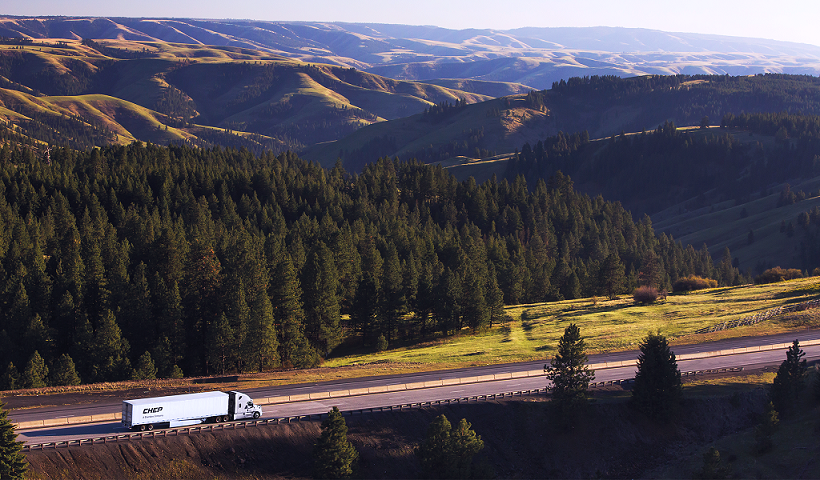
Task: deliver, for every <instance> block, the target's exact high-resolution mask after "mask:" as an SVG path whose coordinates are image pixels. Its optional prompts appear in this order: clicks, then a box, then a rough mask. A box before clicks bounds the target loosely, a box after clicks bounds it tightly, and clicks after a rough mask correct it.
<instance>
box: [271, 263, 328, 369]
mask: <svg viewBox="0 0 820 480" xmlns="http://www.w3.org/2000/svg"><path fill="white" fill-rule="evenodd" d="M274 278H276V279H277V281H276V282H275V283H274V286H273V290H272V293H271V304H272V305H273V316H274V318H275V320H276V323H277V324H279V325H281V327H280V334H281V341H280V342H279V353H280V358H281V360H282V364H283V365H291V366H293V367H296V368H311V367H315V366H316V365H318V364H319V354H318V353H316V350H315V349H314V348H313V347H312V346H311V345H310V343H308V341H307V338H306V337H305V333H304V323H303V322H304V311H303V310H302V302H301V291H302V290H301V288H300V286H299V279H298V278H297V276H296V270H295V269H294V268H293V262H292V261H291V260H290V256H289V255H285V258H284V259H282V261H280V262H279V264H278V265H277V266H276V270H275V275H274Z"/></svg>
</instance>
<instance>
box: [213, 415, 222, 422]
mask: <svg viewBox="0 0 820 480" xmlns="http://www.w3.org/2000/svg"><path fill="white" fill-rule="evenodd" d="M214 421H215V422H216V423H219V422H221V421H222V417H220V416H218V415H217V417H216V418H215V419H214Z"/></svg>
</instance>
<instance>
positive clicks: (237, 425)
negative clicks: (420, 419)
mask: <svg viewBox="0 0 820 480" xmlns="http://www.w3.org/2000/svg"><path fill="white" fill-rule="evenodd" d="M740 371H743V367H734V368H715V369H709V370H694V371H689V372H681V376H693V375H704V374H712V373H728V372H740ZM634 381H635V378H622V379H615V380H607V381H602V382H593V383H590V384H589V386H590V388H599V387H603V386H607V385H620V384H625V383H633V382H634ZM547 391H548V389H547V388H536V389H531V390H517V391H513V392H503V393H491V394H487V395H473V396H469V397H458V398H452V399H446V400H433V401H430V402H414V403H402V404H399V405H388V406H383V407H371V408H361V409H356V410H345V411H343V412H341V413H342V415H343V416H353V415H356V414H358V415H364V414H365V413H374V412H385V411H396V410H398V411H402V410H405V409H407V410H410V409H413V408H423V407H433V406H440V405H450V404H453V403H459V404H460V403H462V402H464V403H469V402H471V401H472V402H480V401H488V400H497V399H499V398H509V397H517V396H518V397H520V396H525V395H539V394H543V393H547ZM327 415H328V414H327V413H319V414H312V415H297V416H293V417H280V418H270V419H265V420H246V421H239V422H228V423H216V424H208V425H194V426H190V427H177V428H168V429H164V430H152V431H150V432H135V433H126V434H122V435H109V436H104V437H93V438H83V439H79V440H65V441H62V442H48V443H34V444H28V445H23V451H24V452H31V451H33V450H45V449H58V448H68V447H85V446H90V445H100V444H106V443H119V442H123V441H128V442H130V441H134V440H142V439H144V438H164V437H178V436H181V435H194V434H200V433H206V432H216V431H222V430H238V429H243V428H248V427H250V428H254V427H260V426H267V425H280V424H282V423H294V422H305V421H313V420H321V419H323V418H327Z"/></svg>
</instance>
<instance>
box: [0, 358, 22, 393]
mask: <svg viewBox="0 0 820 480" xmlns="http://www.w3.org/2000/svg"><path fill="white" fill-rule="evenodd" d="M17 388H20V374H19V373H17V367H15V366H14V363H13V362H9V364H8V366H7V367H6V370H5V371H4V372H3V376H2V377H0V390H16V389H17Z"/></svg>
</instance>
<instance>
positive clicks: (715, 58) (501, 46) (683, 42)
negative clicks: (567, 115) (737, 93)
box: [0, 17, 820, 96]
mask: <svg viewBox="0 0 820 480" xmlns="http://www.w3.org/2000/svg"><path fill="white" fill-rule="evenodd" d="M0 36H6V37H20V36H23V37H28V38H34V39H40V38H49V37H52V38H68V39H75V40H79V39H81V38H93V39H124V40H127V41H143V42H171V43H177V44H188V45H220V46H225V47H231V48H244V49H252V50H259V51H263V52H267V53H270V54H276V55H282V56H286V57H289V58H292V59H295V60H300V61H303V62H309V63H325V64H332V65H338V66H342V67H353V68H356V69H357V70H363V71H367V72H370V73H373V74H377V75H382V76H386V77H391V78H396V79H403V80H416V81H427V80H430V79H442V78H447V79H471V80H479V81H489V82H504V83H510V84H523V85H528V86H532V87H534V88H536V89H544V88H549V86H550V85H551V84H552V82H554V81H559V80H560V79H562V78H563V79H566V78H569V77H572V76H584V75H589V76H591V75H621V76H633V75H647V74H662V75H670V74H677V73H685V74H718V75H724V74H729V75H749V74H756V73H760V72H782V73H793V74H810V75H817V74H818V72H820V48H818V47H816V46H813V45H807V44H799V43H791V42H779V41H774V40H766V39H760V38H740V37H727V36H720V35H701V34H693V33H684V32H676V33H669V32H662V31H658V30H648V29H637V28H611V27H588V28H520V29H515V30H493V29H465V30H450V29H445V28H439V27H432V26H410V25H386V24H362V23H358V24H357V23H328V22H270V21H254V20H229V19H219V20H203V19H190V18H173V19H169V18H89V17H75V18H71V17H34V18H21V17H0ZM445 86H448V87H451V88H457V89H462V90H468V91H473V92H476V93H484V94H489V95H492V96H499V95H494V94H492V93H487V92H486V91H482V90H481V89H474V90H471V89H470V88H467V87H466V86H465V88H460V87H452V86H451V85H445ZM514 93H520V92H514V91H510V92H508V93H505V95H507V94H514Z"/></svg>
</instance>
